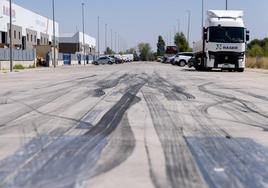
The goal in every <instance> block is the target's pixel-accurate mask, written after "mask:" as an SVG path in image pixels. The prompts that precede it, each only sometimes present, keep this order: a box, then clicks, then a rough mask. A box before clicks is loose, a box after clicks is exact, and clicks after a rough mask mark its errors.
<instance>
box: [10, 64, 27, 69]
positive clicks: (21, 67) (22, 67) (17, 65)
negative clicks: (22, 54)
mask: <svg viewBox="0 0 268 188" xmlns="http://www.w3.org/2000/svg"><path fill="white" fill-rule="evenodd" d="M13 69H17V70H23V69H25V68H24V66H23V65H21V64H16V65H14V67H13Z"/></svg>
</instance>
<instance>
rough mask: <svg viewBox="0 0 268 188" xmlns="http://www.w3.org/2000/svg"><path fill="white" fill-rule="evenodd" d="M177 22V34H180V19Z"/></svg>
mask: <svg viewBox="0 0 268 188" xmlns="http://www.w3.org/2000/svg"><path fill="white" fill-rule="evenodd" d="M177 22H178V33H180V30H181V28H180V27H181V21H180V19H177Z"/></svg>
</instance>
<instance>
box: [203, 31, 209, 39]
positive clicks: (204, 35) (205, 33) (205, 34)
mask: <svg viewBox="0 0 268 188" xmlns="http://www.w3.org/2000/svg"><path fill="white" fill-rule="evenodd" d="M203 38H204V40H206V41H207V40H208V29H206V28H204V29H203Z"/></svg>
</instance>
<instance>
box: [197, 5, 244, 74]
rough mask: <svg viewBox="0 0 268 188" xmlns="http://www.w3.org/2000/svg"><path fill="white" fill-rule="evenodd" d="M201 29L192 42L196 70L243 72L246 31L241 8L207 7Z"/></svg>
mask: <svg viewBox="0 0 268 188" xmlns="http://www.w3.org/2000/svg"><path fill="white" fill-rule="evenodd" d="M202 33H203V34H202V35H203V39H202V40H201V41H199V42H196V43H194V44H193V52H194V61H193V62H194V63H193V66H194V67H195V69H196V70H212V69H214V68H215V69H222V70H230V71H231V70H235V71H238V72H244V69H245V61H246V56H245V55H246V54H245V52H246V43H247V41H249V31H248V30H246V28H245V24H244V20H243V11H234V10H209V11H207V19H206V22H205V26H204V28H203V32H202Z"/></svg>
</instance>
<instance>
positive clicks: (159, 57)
mask: <svg viewBox="0 0 268 188" xmlns="http://www.w3.org/2000/svg"><path fill="white" fill-rule="evenodd" d="M163 59H164V57H163V56H158V57H157V60H156V61H157V62H163Z"/></svg>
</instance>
